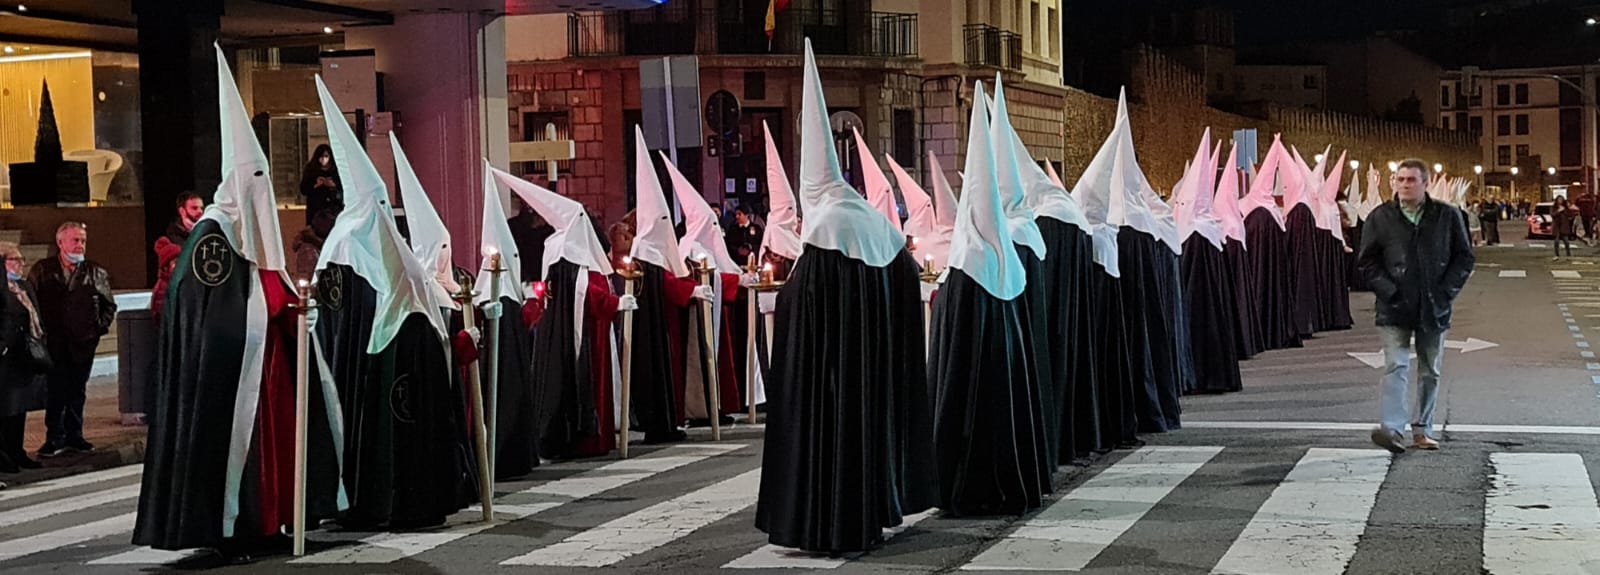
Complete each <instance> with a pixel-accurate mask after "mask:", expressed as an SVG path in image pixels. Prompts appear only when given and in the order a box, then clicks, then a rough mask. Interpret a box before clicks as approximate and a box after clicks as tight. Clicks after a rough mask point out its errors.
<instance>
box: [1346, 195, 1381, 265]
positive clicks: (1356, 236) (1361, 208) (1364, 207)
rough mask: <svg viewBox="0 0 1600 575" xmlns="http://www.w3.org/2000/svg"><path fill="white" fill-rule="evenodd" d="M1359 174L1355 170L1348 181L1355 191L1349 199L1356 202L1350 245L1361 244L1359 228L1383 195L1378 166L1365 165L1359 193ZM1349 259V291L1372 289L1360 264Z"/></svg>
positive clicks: (1379, 203)
mask: <svg viewBox="0 0 1600 575" xmlns="http://www.w3.org/2000/svg"><path fill="white" fill-rule="evenodd" d="M1360 176H1361V174H1360V172H1357V173H1356V175H1355V181H1352V182H1350V186H1351V188H1350V189H1351V190H1354V192H1355V193H1352V194H1350V201H1352V202H1358V203H1357V204H1356V215H1357V216H1358V217H1357V219H1356V227H1355V228H1354V229H1353V230H1351V234H1350V241H1349V242H1348V243H1347V245H1350V246H1359V245H1361V228H1363V227H1365V226H1366V223H1367V217H1368V216H1371V215H1372V210H1376V209H1378V206H1381V205H1383V196H1382V193H1381V190H1380V189H1379V186H1378V178H1379V174H1378V166H1376V165H1370V166H1367V189H1366V190H1365V193H1364V194H1363V193H1361V192H1362V191H1363V190H1361V189H1360V188H1359V187H1358V186H1356V183H1357V182H1359V181H1360V180H1359V178H1360ZM1351 259H1352V262H1351V264H1350V267H1349V271H1348V273H1349V274H1350V289H1351V291H1372V286H1370V285H1368V284H1367V276H1366V274H1363V273H1361V268H1360V266H1358V265H1356V264H1355V263H1354V261H1353V260H1354V259H1355V258H1351Z"/></svg>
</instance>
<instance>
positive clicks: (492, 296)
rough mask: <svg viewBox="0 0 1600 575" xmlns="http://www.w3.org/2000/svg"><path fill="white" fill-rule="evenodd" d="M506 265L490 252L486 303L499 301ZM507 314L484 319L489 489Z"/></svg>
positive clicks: (494, 460) (495, 460) (497, 447)
mask: <svg viewBox="0 0 1600 575" xmlns="http://www.w3.org/2000/svg"><path fill="white" fill-rule="evenodd" d="M505 271H506V270H505V268H502V267H500V252H497V251H495V252H490V253H489V303H490V304H491V305H494V304H499V303H500V274H502V273H505ZM504 313H506V311H505V310H503V309H502V310H500V314H496V315H495V317H488V318H486V321H485V322H484V326H483V327H484V331H485V332H486V333H484V334H483V337H484V338H485V339H487V340H488V341H489V342H490V345H489V346H488V348H489V353H488V354H486V355H487V356H488V357H487V358H486V359H487V361H488V362H489V377H488V379H489V386H488V387H489V390H488V394H487V395H488V397H489V400H490V401H491V402H493V408H492V409H490V410H489V413H488V414H487V415H488V417H489V429H488V430H486V431H487V435H488V436H489V488H490V490H491V491H493V489H494V482H495V473H496V472H497V471H498V464H499V459H500V457H499V455H500V454H499V453H498V452H499V450H500V435H499V433H498V430H499V429H500V315H501V314H504Z"/></svg>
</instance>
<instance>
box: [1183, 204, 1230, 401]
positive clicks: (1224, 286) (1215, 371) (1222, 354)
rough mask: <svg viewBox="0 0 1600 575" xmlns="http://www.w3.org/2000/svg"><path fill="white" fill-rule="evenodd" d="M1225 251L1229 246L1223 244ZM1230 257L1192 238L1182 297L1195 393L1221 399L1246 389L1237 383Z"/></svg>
mask: <svg viewBox="0 0 1600 575" xmlns="http://www.w3.org/2000/svg"><path fill="white" fill-rule="evenodd" d="M1224 245H1226V244H1224ZM1228 272H1229V268H1228V260H1227V254H1226V253H1225V252H1224V251H1223V250H1219V249H1217V248H1216V246H1214V245H1212V244H1211V242H1210V241H1207V240H1206V238H1205V237H1204V236H1201V235H1200V234H1194V235H1191V236H1189V239H1188V240H1187V241H1185V242H1184V243H1183V291H1184V296H1185V301H1184V303H1185V304H1187V311H1188V317H1189V320H1190V321H1189V322H1188V325H1189V328H1190V330H1191V331H1190V333H1189V342H1190V344H1191V346H1190V349H1191V350H1193V358H1194V371H1195V387H1194V389H1193V390H1192V392H1193V393H1222V392H1228V391H1239V390H1240V389H1242V388H1243V385H1242V383H1241V382H1240V379H1239V359H1238V348H1237V345H1238V341H1239V335H1238V333H1237V330H1238V329H1239V327H1238V322H1239V314H1238V313H1237V312H1236V311H1235V309H1234V306H1236V305H1238V299H1237V296H1235V294H1234V284H1233V283H1232V281H1231V279H1230V278H1229V275H1228Z"/></svg>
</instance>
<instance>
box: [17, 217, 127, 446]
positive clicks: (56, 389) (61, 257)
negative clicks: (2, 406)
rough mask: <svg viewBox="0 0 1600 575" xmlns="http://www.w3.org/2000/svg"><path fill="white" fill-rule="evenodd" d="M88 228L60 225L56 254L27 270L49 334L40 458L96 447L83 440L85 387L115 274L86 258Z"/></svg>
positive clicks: (106, 327) (110, 312) (111, 304)
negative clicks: (37, 295)
mask: <svg viewBox="0 0 1600 575" xmlns="http://www.w3.org/2000/svg"><path fill="white" fill-rule="evenodd" d="M88 247H89V228H88V227H87V226H85V225H83V224H82V223H81V222H66V223H64V224H61V225H60V226H59V227H57V228H56V254H55V255H54V256H52V257H49V258H46V259H43V260H40V261H39V262H38V263H36V264H34V265H33V269H31V270H29V272H28V281H29V283H32V284H33V287H34V289H35V290H37V292H38V294H39V301H38V303H39V314H40V315H41V316H42V317H43V320H44V322H43V323H44V331H45V333H48V334H50V342H49V343H50V345H49V350H50V363H51V368H50V375H49V386H48V387H49V397H48V398H47V400H48V401H47V405H46V408H45V421H44V423H45V442H44V445H43V446H40V447H39V456H40V457H55V456H57V455H62V454H65V453H70V452H74V451H76V452H84V453H87V452H90V451H94V445H93V444H90V443H89V442H88V441H84V439H83V400H84V386H86V385H88V383H89V370H90V368H91V367H93V365H94V350H95V348H96V347H98V346H99V345H100V336H103V335H105V334H106V333H107V332H108V331H110V330H111V322H112V321H113V320H115V319H116V317H117V301H116V299H114V298H112V296H111V275H110V274H109V273H107V272H106V269H105V268H104V267H101V266H100V264H97V263H94V262H93V261H89V260H88V259H85V258H84V253H85V252H86V251H87V250H88Z"/></svg>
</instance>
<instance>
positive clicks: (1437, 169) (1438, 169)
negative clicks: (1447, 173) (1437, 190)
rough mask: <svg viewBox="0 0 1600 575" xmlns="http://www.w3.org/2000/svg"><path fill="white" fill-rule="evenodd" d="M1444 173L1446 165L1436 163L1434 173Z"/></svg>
mask: <svg viewBox="0 0 1600 575" xmlns="http://www.w3.org/2000/svg"><path fill="white" fill-rule="evenodd" d="M1443 171H1444V164H1439V163H1435V164H1434V165H1433V173H1435V174H1437V173H1441V172H1443Z"/></svg>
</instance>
